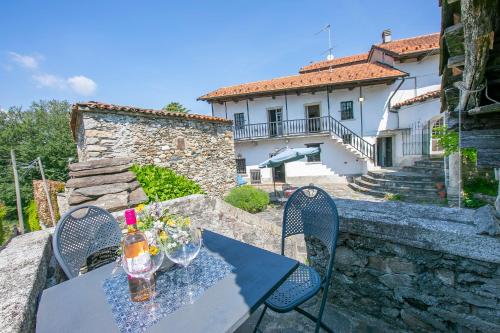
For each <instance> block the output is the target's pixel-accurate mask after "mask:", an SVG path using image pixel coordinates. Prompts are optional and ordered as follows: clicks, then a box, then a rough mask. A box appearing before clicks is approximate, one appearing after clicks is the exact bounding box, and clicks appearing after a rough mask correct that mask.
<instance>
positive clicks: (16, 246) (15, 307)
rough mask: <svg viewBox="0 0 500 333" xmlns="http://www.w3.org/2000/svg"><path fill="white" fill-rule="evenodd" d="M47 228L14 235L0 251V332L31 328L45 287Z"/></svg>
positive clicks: (6, 332)
mask: <svg viewBox="0 0 500 333" xmlns="http://www.w3.org/2000/svg"><path fill="white" fill-rule="evenodd" d="M51 230H52V229H47V230H41V231H35V232H30V233H28V234H24V235H21V236H17V237H14V238H13V239H12V240H11V241H10V243H9V244H7V246H6V247H5V248H4V249H3V250H1V251H0V272H1V274H0V295H2V297H1V298H0V318H1V320H0V332H2V333H10V332H16V333H21V332H22V333H24V332H33V331H34V328H35V321H36V307H37V301H38V297H39V296H40V295H41V293H42V291H43V289H44V287H45V283H46V280H47V270H48V268H49V260H50V257H51V255H52V250H51V246H50V240H51V233H50V232H51ZM54 315H55V314H54ZM54 318H56V317H54Z"/></svg>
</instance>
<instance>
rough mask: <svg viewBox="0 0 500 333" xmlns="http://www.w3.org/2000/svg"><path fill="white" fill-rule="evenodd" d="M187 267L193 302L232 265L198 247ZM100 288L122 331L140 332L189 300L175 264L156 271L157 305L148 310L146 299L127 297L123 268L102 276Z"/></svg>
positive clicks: (183, 278) (222, 276) (182, 275)
mask: <svg viewBox="0 0 500 333" xmlns="http://www.w3.org/2000/svg"><path fill="white" fill-rule="evenodd" d="M188 269H189V274H190V280H191V286H192V287H193V288H192V289H193V290H194V291H196V292H195V294H194V295H193V298H192V301H194V302H195V301H196V300H197V299H198V298H199V297H201V296H202V295H203V293H204V291H205V290H207V289H208V288H210V287H211V286H213V285H214V284H216V283H217V282H218V281H220V280H222V279H224V278H225V277H226V276H227V275H228V274H229V273H230V272H232V271H234V269H235V268H234V266H232V265H230V264H228V263H227V262H225V261H224V259H222V258H221V257H220V256H217V255H215V254H213V253H210V252H209V251H207V250H206V249H205V248H202V249H201V250H200V253H199V254H198V256H197V257H196V258H195V259H194V260H193V261H192V262H191V264H190V265H189V266H188ZM103 289H104V292H105V294H106V298H107V301H108V303H109V305H110V306H111V311H112V313H113V318H114V320H115V322H116V324H117V326H118V328H119V329H120V332H122V333H132V332H144V331H146V330H147V329H148V328H149V327H150V326H151V325H153V324H155V323H157V322H158V321H159V320H160V319H161V318H163V317H164V316H166V315H168V314H170V313H172V312H174V311H176V310H177V309H179V308H180V307H182V306H183V305H185V304H187V303H189V302H190V299H189V298H188V297H187V296H186V295H187V290H188V287H187V285H186V284H185V273H184V269H183V268H182V267H178V266H175V267H174V268H172V269H170V270H168V271H167V272H158V273H157V276H156V291H157V295H156V297H155V299H154V302H155V303H156V304H157V305H158V306H156V310H155V311H151V309H150V306H149V305H148V303H149V302H146V303H141V302H137V303H136V302H132V301H131V300H130V294H129V289H128V282H127V275H126V274H125V273H124V272H123V271H121V273H120V274H117V275H115V276H111V277H110V278H108V279H106V280H104V282H103Z"/></svg>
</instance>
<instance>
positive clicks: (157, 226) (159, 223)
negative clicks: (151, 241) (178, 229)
mask: <svg viewBox="0 0 500 333" xmlns="http://www.w3.org/2000/svg"><path fill="white" fill-rule="evenodd" d="M153 226H154V228H155V229H163V226H164V225H163V222H162V221H160V220H158V221H155V223H154V224H153Z"/></svg>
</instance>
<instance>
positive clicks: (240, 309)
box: [36, 230, 298, 333]
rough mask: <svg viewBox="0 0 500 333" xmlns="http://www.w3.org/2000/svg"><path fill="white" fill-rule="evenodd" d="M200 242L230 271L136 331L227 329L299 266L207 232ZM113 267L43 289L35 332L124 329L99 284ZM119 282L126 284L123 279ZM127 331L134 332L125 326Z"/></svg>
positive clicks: (258, 304) (114, 330) (258, 303)
mask: <svg viewBox="0 0 500 333" xmlns="http://www.w3.org/2000/svg"><path fill="white" fill-rule="evenodd" d="M203 244H204V245H203V246H204V248H205V249H206V252H207V253H208V254H209V255H213V256H214V257H215V256H216V257H217V258H219V259H221V260H222V261H223V262H224V264H226V265H227V266H228V267H231V268H232V269H231V271H230V272H229V273H228V274H227V275H225V276H224V277H223V278H222V279H221V280H218V281H216V282H215V283H214V284H213V285H211V286H210V287H208V288H207V289H206V290H204V291H203V293H202V294H201V295H200V296H199V297H198V298H197V299H196V300H195V301H194V303H192V304H189V303H187V304H183V305H182V306H180V307H178V308H176V309H175V310H174V311H173V312H171V313H168V314H166V315H163V316H162V317H161V318H159V319H158V320H157V321H155V322H154V323H153V324H151V325H150V326H141V327H142V328H141V329H140V330H138V331H140V332H166V331H168V332H190V333H196V332H214V333H215V332H217V333H219V332H232V331H234V330H236V329H237V328H238V327H239V326H240V325H241V324H242V323H243V322H244V321H245V320H246V319H247V318H248V317H249V316H250V315H251V314H252V313H253V312H254V311H255V310H257V308H258V307H259V306H260V305H261V304H262V303H263V302H264V301H265V300H266V299H267V298H268V297H269V296H270V295H271V294H272V293H273V292H274V290H276V288H277V287H278V286H279V285H280V283H281V282H283V281H284V280H285V279H286V278H287V277H288V276H289V275H290V274H291V273H292V272H293V271H294V269H295V268H296V267H297V266H298V262H297V261H295V260H293V259H289V258H286V257H284V256H280V255H278V254H275V253H272V252H269V251H266V250H263V249H260V248H257V247H254V246H251V245H248V244H245V243H242V242H239V241H237V240H234V239H231V238H228V237H225V236H222V235H219V234H217V233H214V232H211V231H208V230H205V231H204V232H203ZM114 265H115V264H114V263H111V264H108V265H105V266H103V267H100V268H98V269H96V270H93V271H91V272H88V273H86V274H84V275H82V276H79V277H77V278H74V279H71V280H69V281H65V282H63V283H61V284H58V285H56V286H54V287H51V288H48V289H46V290H44V292H43V294H42V297H41V300H40V304H39V307H38V312H37V321H36V332H39V333H45V332H50V333H56V332H124V329H123V325H120V326H119V325H118V324H119V322H117V318H119V316H117V314H116V307H113V308H112V306H111V305H110V302H109V298H108V296H109V295H107V294H106V291H105V288H104V287H103V286H104V285H106V281H109V279H110V278H112V275H111V272H112V270H113V268H114ZM164 274H165V273H164ZM123 283H125V284H126V283H127V282H126V279H125V280H123ZM127 288H128V286H127ZM157 289H158V290H157V291H158V296H157V298H158V297H160V296H161V294H162V292H166V291H165V290H162V288H160V286H158V287H157ZM108 292H109V290H108ZM114 311H115V312H114ZM129 331H130V332H131V331H135V330H132V329H130V327H129V329H128V330H127V332H129Z"/></svg>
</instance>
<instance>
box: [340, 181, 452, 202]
mask: <svg viewBox="0 0 500 333" xmlns="http://www.w3.org/2000/svg"><path fill="white" fill-rule="evenodd" d="M347 186H349V187H350V188H351V189H352V190H354V191H357V192H360V193H364V194H368V195H372V196H374V197H379V198H383V197H385V196H386V195H387V194H388V193H395V192H384V191H378V190H373V189H370V188H366V187H363V186H360V185H358V184H356V183H349V184H347ZM395 194H399V195H400V197H401V201H404V202H412V203H426V204H442V203H444V200H443V199H441V198H439V196H438V195H437V194H436V195H435V196H434V195H432V196H431V195H414V194H412V195H406V194H402V193H395Z"/></svg>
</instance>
